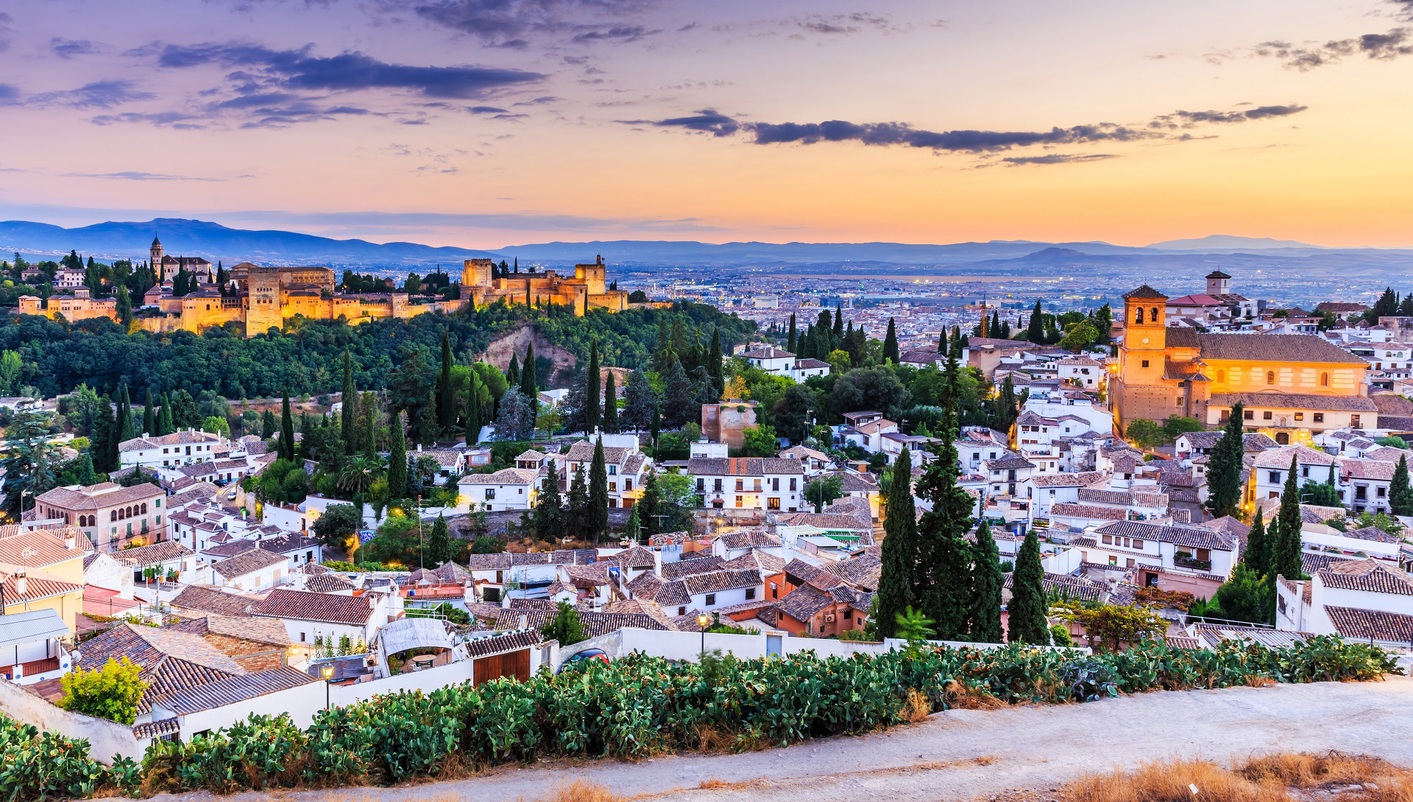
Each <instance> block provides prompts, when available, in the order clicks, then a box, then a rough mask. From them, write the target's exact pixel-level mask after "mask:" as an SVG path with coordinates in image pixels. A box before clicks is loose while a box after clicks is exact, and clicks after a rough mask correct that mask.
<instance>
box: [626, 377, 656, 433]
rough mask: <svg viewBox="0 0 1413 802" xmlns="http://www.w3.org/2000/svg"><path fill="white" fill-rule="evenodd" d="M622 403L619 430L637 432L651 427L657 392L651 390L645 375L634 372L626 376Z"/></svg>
mask: <svg viewBox="0 0 1413 802" xmlns="http://www.w3.org/2000/svg"><path fill="white" fill-rule="evenodd" d="M623 401H624V403H623V414H622V417H621V418H620V421H619V423H620V426H621V428H624V429H632V430H633V431H634V432H638V431H641V430H643V429H647V428H649V427H650V426H652V420H653V408H654V407H655V406H657V392H656V391H655V390H653V387H652V384H651V383H649V381H648V376H647V374H646V373H644V372H643V371H641V370H635V371H633V372H632V373H631V374H629V375H628V381H627V383H626V384H625V385H624V387H623Z"/></svg>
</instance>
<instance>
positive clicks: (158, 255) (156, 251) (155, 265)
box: [150, 236, 162, 281]
mask: <svg viewBox="0 0 1413 802" xmlns="http://www.w3.org/2000/svg"><path fill="white" fill-rule="evenodd" d="M150 253H151V254H152V262H151V264H152V269H153V271H155V272H156V273H157V274H158V279H157V280H158V281H161V280H162V275H161V273H162V240H160V239H157V237H155V236H154V237H153V238H152V249H151V251H150Z"/></svg>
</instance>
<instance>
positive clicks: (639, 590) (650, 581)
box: [627, 573, 692, 607]
mask: <svg viewBox="0 0 1413 802" xmlns="http://www.w3.org/2000/svg"><path fill="white" fill-rule="evenodd" d="M627 587H628V592H629V593H632V594H633V598H635V599H647V600H648V601H652V602H657V603H658V604H659V605H661V606H662V607H684V606H686V605H689V604H691V603H692V596H691V594H689V593H688V592H687V586H686V585H685V584H683V581H682V580H680V579H679V580H670V581H664V580H662V579H661V578H659V577H658V576H657V575H656V574H652V573H646V574H643V575H642V576H640V577H638V578H637V579H634V580H633V581H632V582H629V583H628V585H627Z"/></svg>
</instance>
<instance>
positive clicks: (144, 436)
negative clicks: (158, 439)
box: [142, 432, 152, 440]
mask: <svg viewBox="0 0 1413 802" xmlns="http://www.w3.org/2000/svg"><path fill="white" fill-rule="evenodd" d="M151 436H152V435H150V434H148V433H147V432H143V433H142V439H143V440H146V439H147V438H149V437H151Z"/></svg>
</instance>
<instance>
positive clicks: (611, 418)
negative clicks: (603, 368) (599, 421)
mask: <svg viewBox="0 0 1413 802" xmlns="http://www.w3.org/2000/svg"><path fill="white" fill-rule="evenodd" d="M603 430H604V431H605V432H608V433H609V434H617V433H618V387H617V384H616V383H615V380H614V377H613V371H609V373H608V380H607V381H606V382H605V383H604V388H603Z"/></svg>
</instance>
